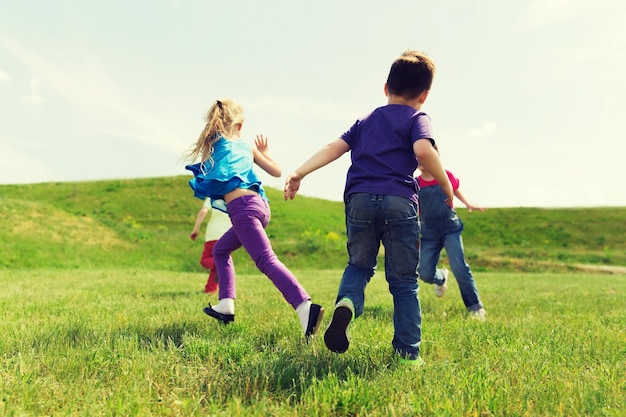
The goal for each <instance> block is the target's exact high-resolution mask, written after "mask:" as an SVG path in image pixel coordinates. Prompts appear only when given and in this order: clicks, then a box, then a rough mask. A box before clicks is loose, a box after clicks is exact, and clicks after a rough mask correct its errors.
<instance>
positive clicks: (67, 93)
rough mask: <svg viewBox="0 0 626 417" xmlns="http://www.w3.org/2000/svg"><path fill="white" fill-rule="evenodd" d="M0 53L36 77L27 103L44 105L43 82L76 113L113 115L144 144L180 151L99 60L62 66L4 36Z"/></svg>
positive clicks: (172, 134)
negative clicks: (21, 65)
mask: <svg viewBox="0 0 626 417" xmlns="http://www.w3.org/2000/svg"><path fill="white" fill-rule="evenodd" d="M0 49H4V50H6V51H7V52H8V53H9V54H10V55H12V56H13V57H14V58H16V59H17V60H18V61H19V62H20V63H21V64H23V65H26V67H27V68H28V71H30V72H31V73H33V74H36V75H37V78H36V79H33V80H31V84H30V93H29V94H28V95H26V96H24V97H23V99H24V100H26V101H28V102H31V103H39V102H41V101H43V97H42V96H41V94H40V93H39V85H40V81H39V79H41V80H42V82H43V83H45V85H46V89H47V90H54V92H56V93H58V94H60V95H61V97H62V98H64V99H66V100H68V101H70V102H72V103H73V104H74V105H77V106H78V109H77V112H84V113H89V114H91V115H96V116H95V117H97V116H98V115H102V114H106V115H113V116H114V117H118V118H120V119H121V120H122V121H124V122H128V123H130V124H132V125H134V129H133V130H136V131H139V134H138V135H137V138H138V139H139V140H141V141H142V142H145V143H147V144H150V145H156V146H159V147H161V148H164V149H170V150H175V151H177V152H178V151H179V150H180V143H179V142H178V141H177V140H176V138H177V136H178V135H177V134H176V133H175V132H172V131H170V129H169V128H168V127H167V126H165V125H164V124H162V123H160V122H159V121H158V120H155V118H154V115H151V114H149V113H148V112H145V111H143V110H142V109H139V108H137V107H135V106H133V105H132V104H131V100H134V97H133V92H128V91H124V90H123V89H122V88H120V86H119V85H118V82H116V80H115V79H114V77H112V76H111V75H110V73H109V71H107V68H106V67H105V66H104V65H102V63H101V62H100V60H99V59H98V57H96V56H88V55H86V54H84V53H81V54H76V56H81V57H82V59H81V60H80V61H67V62H65V63H61V62H60V61H56V60H51V59H47V58H46V57H45V56H44V55H43V54H40V53H38V52H37V51H35V50H32V49H30V48H28V47H27V46H25V45H23V44H21V43H20V42H18V41H16V40H14V39H11V38H9V37H6V36H3V35H2V34H1V33H0ZM120 124H121V123H120Z"/></svg>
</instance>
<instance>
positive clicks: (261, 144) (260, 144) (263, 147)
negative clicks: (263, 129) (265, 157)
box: [254, 134, 269, 154]
mask: <svg viewBox="0 0 626 417" xmlns="http://www.w3.org/2000/svg"><path fill="white" fill-rule="evenodd" d="M254 146H256V148H257V149H258V150H259V152H261V153H262V154H264V153H265V152H267V151H268V149H269V145H268V140H267V137H265V136H263V135H262V134H258V135H256V139H254Z"/></svg>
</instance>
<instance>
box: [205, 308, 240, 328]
mask: <svg viewBox="0 0 626 417" xmlns="http://www.w3.org/2000/svg"><path fill="white" fill-rule="evenodd" d="M202 311H204V312H205V313H206V314H208V315H209V316H211V317H213V318H214V319H215V320H217V321H219V322H221V323H222V324H228V323H231V322H233V321H235V315H234V314H222V313H219V312H217V311H215V310H213V307H211V304H210V303H209V306H208V307H204V308H203V309H202Z"/></svg>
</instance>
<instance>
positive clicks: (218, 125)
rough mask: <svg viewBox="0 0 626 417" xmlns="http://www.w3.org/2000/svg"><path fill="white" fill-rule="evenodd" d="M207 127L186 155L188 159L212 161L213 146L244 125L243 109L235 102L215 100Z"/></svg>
mask: <svg viewBox="0 0 626 417" xmlns="http://www.w3.org/2000/svg"><path fill="white" fill-rule="evenodd" d="M205 120H206V125H205V126H204V129H202V132H201V133H200V136H199V137H198V140H197V141H196V143H194V144H193V146H192V147H191V149H189V151H187V153H186V154H185V156H186V159H187V160H189V161H191V162H195V161H197V160H200V162H204V161H211V163H213V160H212V159H211V154H212V153H213V144H214V143H215V142H216V141H217V140H218V139H219V138H220V137H222V136H225V137H228V136H229V135H230V133H231V131H232V128H233V126H235V125H237V124H240V123H243V121H244V117H243V108H242V107H241V106H240V105H239V103H237V102H236V101H235V100H233V99H230V98H223V99H219V100H215V102H214V103H213V105H212V106H211V107H210V108H209V111H208V112H207V114H206V116H205Z"/></svg>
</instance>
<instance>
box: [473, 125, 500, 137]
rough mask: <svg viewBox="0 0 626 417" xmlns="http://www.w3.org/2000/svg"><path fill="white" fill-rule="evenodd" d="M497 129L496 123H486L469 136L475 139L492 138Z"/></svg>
mask: <svg viewBox="0 0 626 417" xmlns="http://www.w3.org/2000/svg"><path fill="white" fill-rule="evenodd" d="M497 129H498V128H497V126H496V124H495V123H494V122H485V123H483V125H482V126H481V127H479V128H478V129H472V130H470V131H469V135H470V136H474V137H485V136H491V135H492V134H493V133H494V132H495V131H496V130H497Z"/></svg>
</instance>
